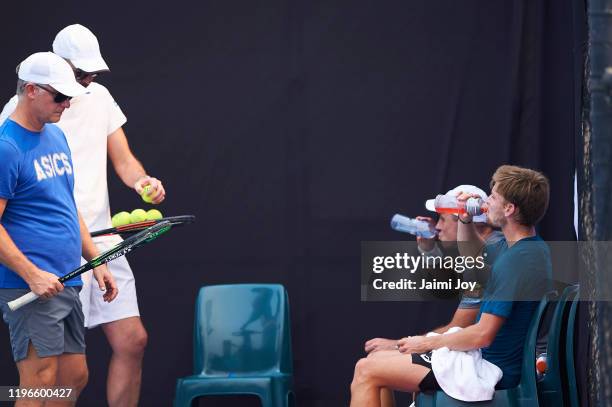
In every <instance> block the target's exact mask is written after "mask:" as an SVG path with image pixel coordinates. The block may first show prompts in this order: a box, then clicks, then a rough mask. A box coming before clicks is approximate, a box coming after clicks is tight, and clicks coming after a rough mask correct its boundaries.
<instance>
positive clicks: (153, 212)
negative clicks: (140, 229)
mask: <svg viewBox="0 0 612 407" xmlns="http://www.w3.org/2000/svg"><path fill="white" fill-rule="evenodd" d="M161 218H163V216H162V213H161V212H160V211H158V210H157V209H149V210H148V211H147V220H157V219H161Z"/></svg>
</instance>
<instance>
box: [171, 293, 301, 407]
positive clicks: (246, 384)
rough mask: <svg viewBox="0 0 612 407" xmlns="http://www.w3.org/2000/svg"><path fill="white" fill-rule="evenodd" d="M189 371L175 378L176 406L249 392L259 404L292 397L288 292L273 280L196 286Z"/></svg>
mask: <svg viewBox="0 0 612 407" xmlns="http://www.w3.org/2000/svg"><path fill="white" fill-rule="evenodd" d="M193 365H194V371H193V375H192V376H188V377H184V378H181V379H178V381H177V383H176V396H175V399H174V406H175V407H190V406H191V403H192V401H193V400H195V399H196V398H197V397H200V396H205V395H230V394H249V395H255V396H258V397H259V399H260V400H261V403H262V405H263V406H264V407H276V406H287V405H288V404H289V400H290V399H293V397H294V395H293V363H292V358H291V333H290V323H289V301H288V297H287V292H286V291H285V288H284V287H283V286H282V285H278V284H235V285H215V286H206V287H202V288H201V289H200V292H199V294H198V299H197V302H196V310H195V329H194V352H193Z"/></svg>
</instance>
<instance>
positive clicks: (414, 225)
mask: <svg viewBox="0 0 612 407" xmlns="http://www.w3.org/2000/svg"><path fill="white" fill-rule="evenodd" d="M391 229H393V230H397V231H398V232H404V233H410V234H411V235H415V236H418V237H424V238H425V239H433V238H434V237H436V230H435V229H434V228H432V227H431V226H430V225H429V223H428V222H425V221H424V220H418V219H412V218H408V217H406V216H403V215H400V214H395V215H393V217H392V218H391Z"/></svg>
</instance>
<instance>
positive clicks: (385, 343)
mask: <svg viewBox="0 0 612 407" xmlns="http://www.w3.org/2000/svg"><path fill="white" fill-rule="evenodd" d="M396 349H397V339H385V338H374V339H370V340H369V341H367V342H366V343H365V351H366V353H371V352H376V351H379V350H396Z"/></svg>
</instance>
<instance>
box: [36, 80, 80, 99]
mask: <svg viewBox="0 0 612 407" xmlns="http://www.w3.org/2000/svg"><path fill="white" fill-rule="evenodd" d="M33 85H34V86H36V87H37V88H41V89H42V90H44V91H47V92H49V93H50V94H51V96H53V101H54V102H55V103H64V102H65V101H67V100H70V99H72V96H66V95H64V94H63V93H59V92H58V91H56V90H53V89H51V88H47V87H46V86H42V85H39V84H37V83H34V84H33Z"/></svg>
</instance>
